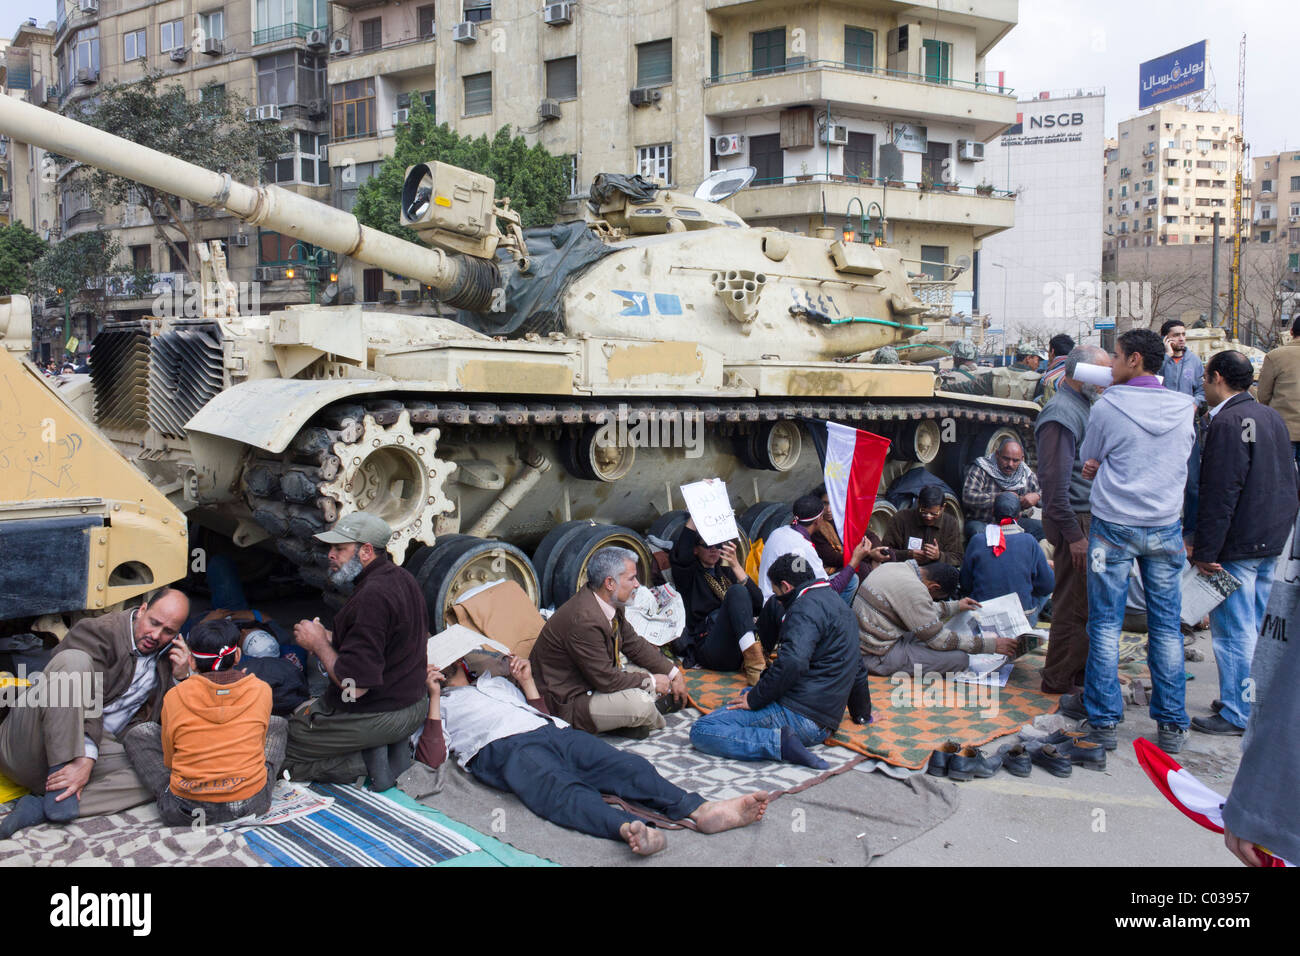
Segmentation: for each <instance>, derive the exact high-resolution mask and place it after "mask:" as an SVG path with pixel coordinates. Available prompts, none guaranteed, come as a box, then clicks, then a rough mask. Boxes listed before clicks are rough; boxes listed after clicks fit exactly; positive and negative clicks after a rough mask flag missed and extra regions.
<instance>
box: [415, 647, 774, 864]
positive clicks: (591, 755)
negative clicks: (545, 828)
mask: <svg viewBox="0 0 1300 956" xmlns="http://www.w3.org/2000/svg"><path fill="white" fill-rule="evenodd" d="M431 646H432V647H435V648H436V641H435V642H434V644H433V645H431ZM488 660H490V659H488V658H487V656H486V655H479V654H471V655H466V656H465V657H462V658H461V659H460V660H458V661H456V662H455V663H454V664H451V665H450V666H449V667H448V668H447V669H446V671H445V673H444V672H443V671H440V670H438V669H437V668H435V667H433V666H430V667H429V669H428V673H427V681H428V688H429V717H428V720H426V721H425V725H424V732H423V733H422V734H421V736H420V743H419V746H418V747H417V748H416V752H415V756H416V759H418V760H420V761H422V762H423V763H425V764H427V765H428V766H430V767H434V768H437V767H439V766H441V765H442V763H443V761H444V760H446V758H447V753H448V751H450V752H451V753H452V754H453V755H454V756H455V757H456V760H457V762H458V763H459V764H460V765H461V767H463V768H464V769H466V770H468V771H469V772H470V773H471V774H473V775H474V776H475V777H476V778H478V779H479V780H481V781H483V782H484V783H486V784H487V785H488V786H490V787H495V788H497V789H498V790H508V791H510V792H512V793H514V794H515V795H516V796H517V797H519V799H520V800H522V801H523V803H524V805H525V806H526V807H528V809H529V810H532V811H533V813H535V814H537V815H538V816H539V817H542V818H543V819H545V820H550V821H551V822H552V823H555V824H558V825H559V826H562V827H568V828H569V829H572V830H578V831H580V832H582V833H589V834H591V835H592V836H597V837H604V838H606V839H610V840H622V841H624V842H625V843H626V844H627V845H628V846H629V847H630V848H631V850H632V852H633V853H636V854H638V855H640V856H649V855H650V854H652V853H658V852H659V851H660V850H662V849H663V848H664V847H665V846H666V845H667V838H666V837H665V836H664V834H663V832H662V831H660V830H658V829H655V828H653V827H648V826H646V824H645V822H644V821H643V820H641V819H639V818H637V817H635V816H633V815H632V814H631V813H628V812H627V811H626V810H620V809H618V808H616V807H613V806H611V805H610V804H608V803H606V802H605V801H604V799H603V798H602V797H601V794H602V793H608V794H612V795H614V796H617V797H621V798H622V799H624V800H626V801H628V802H630V803H635V804H638V805H640V806H643V807H647V808H648V809H651V810H654V811H655V812H657V813H661V814H663V815H664V816H666V817H668V818H669V819H671V820H685V819H688V818H689V819H690V820H692V821H694V823H695V825H696V827H697V828H698V829H699V831H700V832H701V833H720V832H722V831H723V830H732V829H735V828H736V827H743V826H748V825H749V824H751V823H757V822H758V821H759V820H761V819H762V818H763V814H764V813H765V812H766V810H767V802H768V799H769V797H768V794H767V793H766V792H763V791H759V792H756V793H751V794H747V795H745V796H743V797H735V798H733V799H731V800H716V801H706V800H705V799H704V798H703V797H701V796H700V795H699V794H696V793H688V792H687V791H685V790H683V789H681V788H680V787H678V786H675V785H674V784H672V783H669V782H668V781H667V780H665V779H664V778H663V777H661V776H659V774H658V773H657V772H656V771H655V769H654V767H652V766H651V765H650V762H649V761H648V760H646V759H645V758H644V757H639V756H637V755H636V754H630V753H625V752H624V751H621V750H618V749H617V748H615V747H611V746H610V745H609V744H607V743H605V741H603V740H601V739H600V738H599V737H595V736H593V735H592V734H588V733H586V732H584V731H581V730H577V729H575V728H573V727H570V726H569V725H568V724H566V723H565V722H564V721H562V720H560V719H559V718H557V717H552V716H551V715H550V714H549V712H548V711H547V709H546V704H545V702H544V701H543V700H542V695H541V693H540V692H539V691H538V690H537V685H536V683H534V681H533V673H532V667H531V665H530V664H529V662H528V661H527V660H526V659H524V658H521V657H513V656H511V657H507V658H505V659H504V664H505V666H506V667H508V669H509V675H510V676H509V677H505V676H498V675H496V674H494V673H492V672H491V670H490V669H488V668H487V667H486V666H485V665H486V663H487V661H488ZM470 661H473V662H474V664H475V666H485V670H484V671H483V672H482V673H481V674H480V673H476V672H475V671H473V670H471V668H470ZM521 691H522V692H521Z"/></svg>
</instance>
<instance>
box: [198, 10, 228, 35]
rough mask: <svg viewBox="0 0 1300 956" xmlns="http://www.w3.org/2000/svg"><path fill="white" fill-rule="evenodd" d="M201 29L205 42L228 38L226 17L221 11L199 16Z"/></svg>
mask: <svg viewBox="0 0 1300 956" xmlns="http://www.w3.org/2000/svg"><path fill="white" fill-rule="evenodd" d="M199 29H200V30H201V31H202V33H201V36H202V37H203V39H205V40H224V39H225V38H226V15H225V14H224V13H223V12H222V11H220V10H213V11H212V12H211V13H200V14H199Z"/></svg>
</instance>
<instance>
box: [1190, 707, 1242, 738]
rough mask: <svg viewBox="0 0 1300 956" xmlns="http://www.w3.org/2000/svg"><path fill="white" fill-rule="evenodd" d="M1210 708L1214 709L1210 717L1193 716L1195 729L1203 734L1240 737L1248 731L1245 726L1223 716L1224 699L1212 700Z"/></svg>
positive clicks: (1193, 727)
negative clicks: (1239, 725)
mask: <svg viewBox="0 0 1300 956" xmlns="http://www.w3.org/2000/svg"><path fill="white" fill-rule="evenodd" d="M1210 710H1212V711H1214V713H1213V714H1211V715H1210V716H1209V717H1193V718H1192V729H1193V730H1199V731H1200V732H1201V733H1203V734H1213V735H1215V736H1217V737H1240V736H1241V735H1242V734H1244V733H1245V732H1246V730H1245V728H1244V727H1238V726H1237V725H1236V724H1234V723H1233V722H1232V721H1230V720H1228V718H1226V717H1224V716H1223V713H1222V711H1223V701H1221V700H1216V701H1214V702H1212V703H1211V704H1210Z"/></svg>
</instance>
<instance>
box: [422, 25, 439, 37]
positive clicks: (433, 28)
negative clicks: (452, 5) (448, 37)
mask: <svg viewBox="0 0 1300 956" xmlns="http://www.w3.org/2000/svg"><path fill="white" fill-rule="evenodd" d="M437 36H438V24H436V23H430V24H429V32H428V33H426V34H425V35H424V38H425V39H426V40H434V39H437Z"/></svg>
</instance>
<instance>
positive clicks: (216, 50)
mask: <svg viewBox="0 0 1300 956" xmlns="http://www.w3.org/2000/svg"><path fill="white" fill-rule="evenodd" d="M203 52H204V53H206V54H207V55H208V56H221V55H222V54H223V53H225V52H226V43H225V41H224V40H219V39H217V38H216V37H204V38H203Z"/></svg>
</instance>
